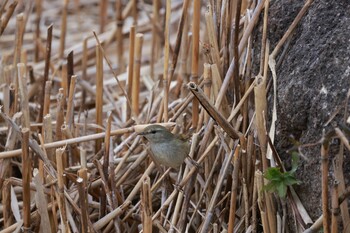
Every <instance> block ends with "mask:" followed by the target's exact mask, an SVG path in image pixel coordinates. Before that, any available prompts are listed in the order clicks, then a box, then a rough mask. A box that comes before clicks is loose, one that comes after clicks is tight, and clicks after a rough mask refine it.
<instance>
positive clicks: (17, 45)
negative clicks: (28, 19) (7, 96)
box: [13, 13, 24, 111]
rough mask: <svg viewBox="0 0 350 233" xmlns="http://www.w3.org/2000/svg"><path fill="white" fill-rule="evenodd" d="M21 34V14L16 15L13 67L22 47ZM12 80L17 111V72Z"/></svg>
mask: <svg viewBox="0 0 350 233" xmlns="http://www.w3.org/2000/svg"><path fill="white" fill-rule="evenodd" d="M23 33H24V16H23V13H21V14H18V15H17V16H16V36H15V50H14V55H13V66H14V67H17V68H18V66H17V64H18V63H19V62H20V57H21V53H22V52H21V51H22V45H23ZM14 71H15V73H14V78H15V100H14V108H15V111H17V108H18V95H19V93H18V91H19V88H20V87H19V83H18V82H19V80H18V79H19V78H18V70H17V69H15V70H14Z"/></svg>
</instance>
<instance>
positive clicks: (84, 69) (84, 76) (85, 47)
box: [81, 37, 89, 108]
mask: <svg viewBox="0 0 350 233" xmlns="http://www.w3.org/2000/svg"><path fill="white" fill-rule="evenodd" d="M88 40H89V37H85V38H84V41H83V57H82V59H81V70H82V74H81V79H82V80H87V66H88V59H89V58H88ZM85 99H86V90H85V88H84V89H83V97H82V105H83V108H85V102H86V100H85Z"/></svg>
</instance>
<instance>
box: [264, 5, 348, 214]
mask: <svg viewBox="0 0 350 233" xmlns="http://www.w3.org/2000/svg"><path fill="white" fill-rule="evenodd" d="M303 4H304V1H300V0H298V1H293V0H279V1H271V4H270V12H269V27H270V28H269V36H268V38H269V40H270V42H271V46H270V48H272V49H273V48H274V47H275V45H276V44H277V42H278V40H279V39H280V38H281V37H282V36H283V34H284V32H285V31H286V30H287V28H288V27H289V25H290V24H291V22H292V21H293V20H294V18H295V17H296V15H297V14H298V12H299V11H300V9H301V8H302V6H303ZM287 49H288V50H287V52H286V55H285V57H284V59H283V60H282V62H281V64H280V66H279V67H278V69H277V76H278V80H277V85H278V88H277V90H278V91H277V98H278V103H277V109H278V121H277V128H276V140H275V145H276V147H277V150H278V152H279V153H280V155H281V156H282V158H283V159H284V161H285V162H286V163H288V161H289V158H290V155H289V154H288V153H286V151H287V150H289V149H291V148H292V147H293V143H291V140H290V139H291V138H294V140H296V141H297V142H300V143H301V144H308V143H314V142H317V141H319V140H320V139H321V137H322V130H323V129H325V131H326V132H327V131H329V130H330V129H331V128H332V127H334V126H336V125H337V124H338V123H339V122H340V121H342V122H344V106H345V103H344V101H345V99H346V94H347V92H348V90H349V87H350V4H349V2H348V1H347V0H340V1H335V0H315V1H314V2H313V3H312V5H311V6H310V8H309V10H308V12H307V13H306V15H305V16H304V17H303V19H302V20H301V22H300V23H299V25H298V27H297V29H296V31H295V32H294V34H293V37H292V40H291V41H290V45H289V47H288V48H287ZM282 50H283V49H282ZM281 52H282V51H281ZM277 60H278V58H277ZM270 94H272V91H270ZM347 104H349V103H347ZM270 108H271V109H272V105H271V106H270ZM348 109H349V106H348ZM337 111H338V114H336V116H335V117H334V118H332V116H333V115H334V114H335V113H336V112H337ZM347 114H348V115H349V110H348V113H347ZM328 121H329V123H328V124H326V123H327V122H328ZM332 145H333V150H331V151H330V169H331V170H332V169H333V166H332V161H333V159H334V156H335V155H336V154H337V153H338V151H339V141H338V140H336V139H335V140H332ZM320 151H321V146H320V145H316V146H311V147H307V148H304V149H302V152H303V154H304V156H305V157H306V158H307V160H301V164H300V166H299V168H298V170H297V172H296V173H297V178H298V179H300V180H301V181H302V184H301V185H299V186H296V187H295V189H296V191H297V193H298V195H299V196H300V199H301V201H302V203H303V204H304V205H305V207H306V209H307V211H308V213H309V214H310V216H311V218H312V219H313V220H316V219H317V218H318V217H319V216H320V215H321V214H322V209H321V156H320ZM349 165H350V158H349V153H348V152H347V153H346V154H345V156H344V165H343V167H344V174H345V182H346V183H345V185H346V186H347V185H349V178H350V173H349V171H350V166H349ZM330 174H331V175H330V180H334V175H333V174H334V173H333V172H332V171H331V173H330ZM330 184H331V181H330Z"/></svg>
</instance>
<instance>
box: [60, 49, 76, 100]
mask: <svg viewBox="0 0 350 233" xmlns="http://www.w3.org/2000/svg"><path fill="white" fill-rule="evenodd" d="M62 72H63V70H62ZM73 75H74V50H71V51H70V52H69V53H68V55H67V83H68V87H67V91H69V92H68V96H69V94H70V90H71V87H70V84H71V82H72V76H73Z"/></svg>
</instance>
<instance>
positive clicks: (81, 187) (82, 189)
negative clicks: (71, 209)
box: [76, 177, 89, 233]
mask: <svg viewBox="0 0 350 233" xmlns="http://www.w3.org/2000/svg"><path fill="white" fill-rule="evenodd" d="M76 183H77V186H78V191H79V203H80V209H81V216H80V221H81V225H80V226H81V228H80V232H82V233H87V232H88V231H89V229H88V224H87V221H88V203H87V194H86V186H85V184H84V183H85V181H84V179H83V178H81V177H78V178H77V180H76Z"/></svg>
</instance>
